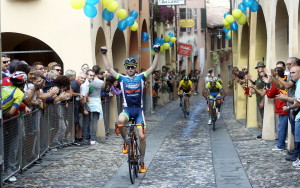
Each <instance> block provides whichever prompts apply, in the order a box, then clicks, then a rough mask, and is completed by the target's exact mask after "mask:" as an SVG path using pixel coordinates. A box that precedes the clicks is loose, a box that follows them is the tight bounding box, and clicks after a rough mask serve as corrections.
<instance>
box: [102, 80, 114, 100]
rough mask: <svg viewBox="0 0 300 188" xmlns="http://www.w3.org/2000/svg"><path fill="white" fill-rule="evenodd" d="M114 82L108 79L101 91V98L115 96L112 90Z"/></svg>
mask: <svg viewBox="0 0 300 188" xmlns="http://www.w3.org/2000/svg"><path fill="white" fill-rule="evenodd" d="M111 86H112V84H111V83H110V82H108V81H106V84H105V88H104V89H103V90H102V91H101V98H103V99H104V98H109V97H112V96H114V94H113V93H112V92H111V91H110V89H111Z"/></svg>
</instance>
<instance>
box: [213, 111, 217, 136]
mask: <svg viewBox="0 0 300 188" xmlns="http://www.w3.org/2000/svg"><path fill="white" fill-rule="evenodd" d="M216 121H217V111H216V108H213V111H212V125H213V126H212V127H213V131H215V130H216Z"/></svg>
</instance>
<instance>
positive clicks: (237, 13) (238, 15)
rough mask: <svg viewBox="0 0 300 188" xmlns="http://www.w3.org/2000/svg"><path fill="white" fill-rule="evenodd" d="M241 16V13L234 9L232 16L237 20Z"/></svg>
mask: <svg viewBox="0 0 300 188" xmlns="http://www.w3.org/2000/svg"><path fill="white" fill-rule="evenodd" d="M242 15H243V12H242V11H241V10H240V9H238V8H237V9H234V10H233V11H232V16H233V17H235V18H237V19H239V18H240V17H241V16H242Z"/></svg>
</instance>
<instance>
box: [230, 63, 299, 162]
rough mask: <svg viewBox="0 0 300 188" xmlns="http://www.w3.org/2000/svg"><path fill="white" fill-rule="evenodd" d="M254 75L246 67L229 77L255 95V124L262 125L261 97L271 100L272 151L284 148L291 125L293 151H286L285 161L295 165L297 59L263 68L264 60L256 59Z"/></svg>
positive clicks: (297, 101)
mask: <svg viewBox="0 0 300 188" xmlns="http://www.w3.org/2000/svg"><path fill="white" fill-rule="evenodd" d="M255 69H256V70H257V75H255V76H254V75H253V76H252V75H250V74H249V72H248V68H247V67H243V69H242V71H240V70H239V69H238V67H234V68H233V70H232V78H233V80H234V81H236V82H237V83H239V84H240V85H241V86H242V87H243V88H244V89H245V94H246V95H247V96H248V97H251V96H252V95H254V94H255V95H256V103H257V109H258V110H257V111H258V117H259V120H260V122H259V124H260V125H261V126H262V125H263V123H262V122H263V118H264V114H265V111H264V108H265V100H266V99H267V98H268V99H271V100H273V101H274V107H275V108H274V112H275V114H276V115H277V119H278V120H277V121H276V125H277V126H276V127H277V145H276V146H275V147H274V148H273V149H272V150H273V151H284V150H286V149H287V147H286V143H287V142H286V139H287V130H288V122H289V123H290V125H291V130H292V134H293V136H294V150H293V151H288V154H289V155H290V156H288V157H286V158H285V159H286V160H287V161H293V163H292V165H293V166H294V167H295V168H299V167H300V160H299V157H300V144H299V142H300V113H299V110H300V108H299V107H300V60H299V59H298V58H296V57H290V58H288V59H287V60H286V63H285V62H283V61H278V62H277V63H276V66H275V67H272V68H270V69H267V68H266V66H265V64H264V62H263V61H260V62H258V63H257V66H256V67H255ZM262 129H263V126H262ZM257 138H258V139H261V138H262V135H258V136H257Z"/></svg>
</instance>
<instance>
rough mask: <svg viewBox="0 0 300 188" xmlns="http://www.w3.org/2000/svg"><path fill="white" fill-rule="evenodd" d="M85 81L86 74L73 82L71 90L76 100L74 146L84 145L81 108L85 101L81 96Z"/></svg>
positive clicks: (81, 74) (82, 74) (80, 75)
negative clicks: (81, 87) (82, 85)
mask: <svg viewBox="0 0 300 188" xmlns="http://www.w3.org/2000/svg"><path fill="white" fill-rule="evenodd" d="M67 72H68V71H67ZM67 72H66V74H67ZM85 80H86V74H85V73H83V72H82V73H80V74H79V75H78V77H77V80H74V81H72V82H71V89H72V90H73V100H74V124H75V142H74V144H76V145H82V144H83V140H82V122H81V121H80V109H82V108H81V107H82V105H83V101H82V95H81V94H80V86H81V84H83V83H84V82H85ZM81 114H82V113H81Z"/></svg>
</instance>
